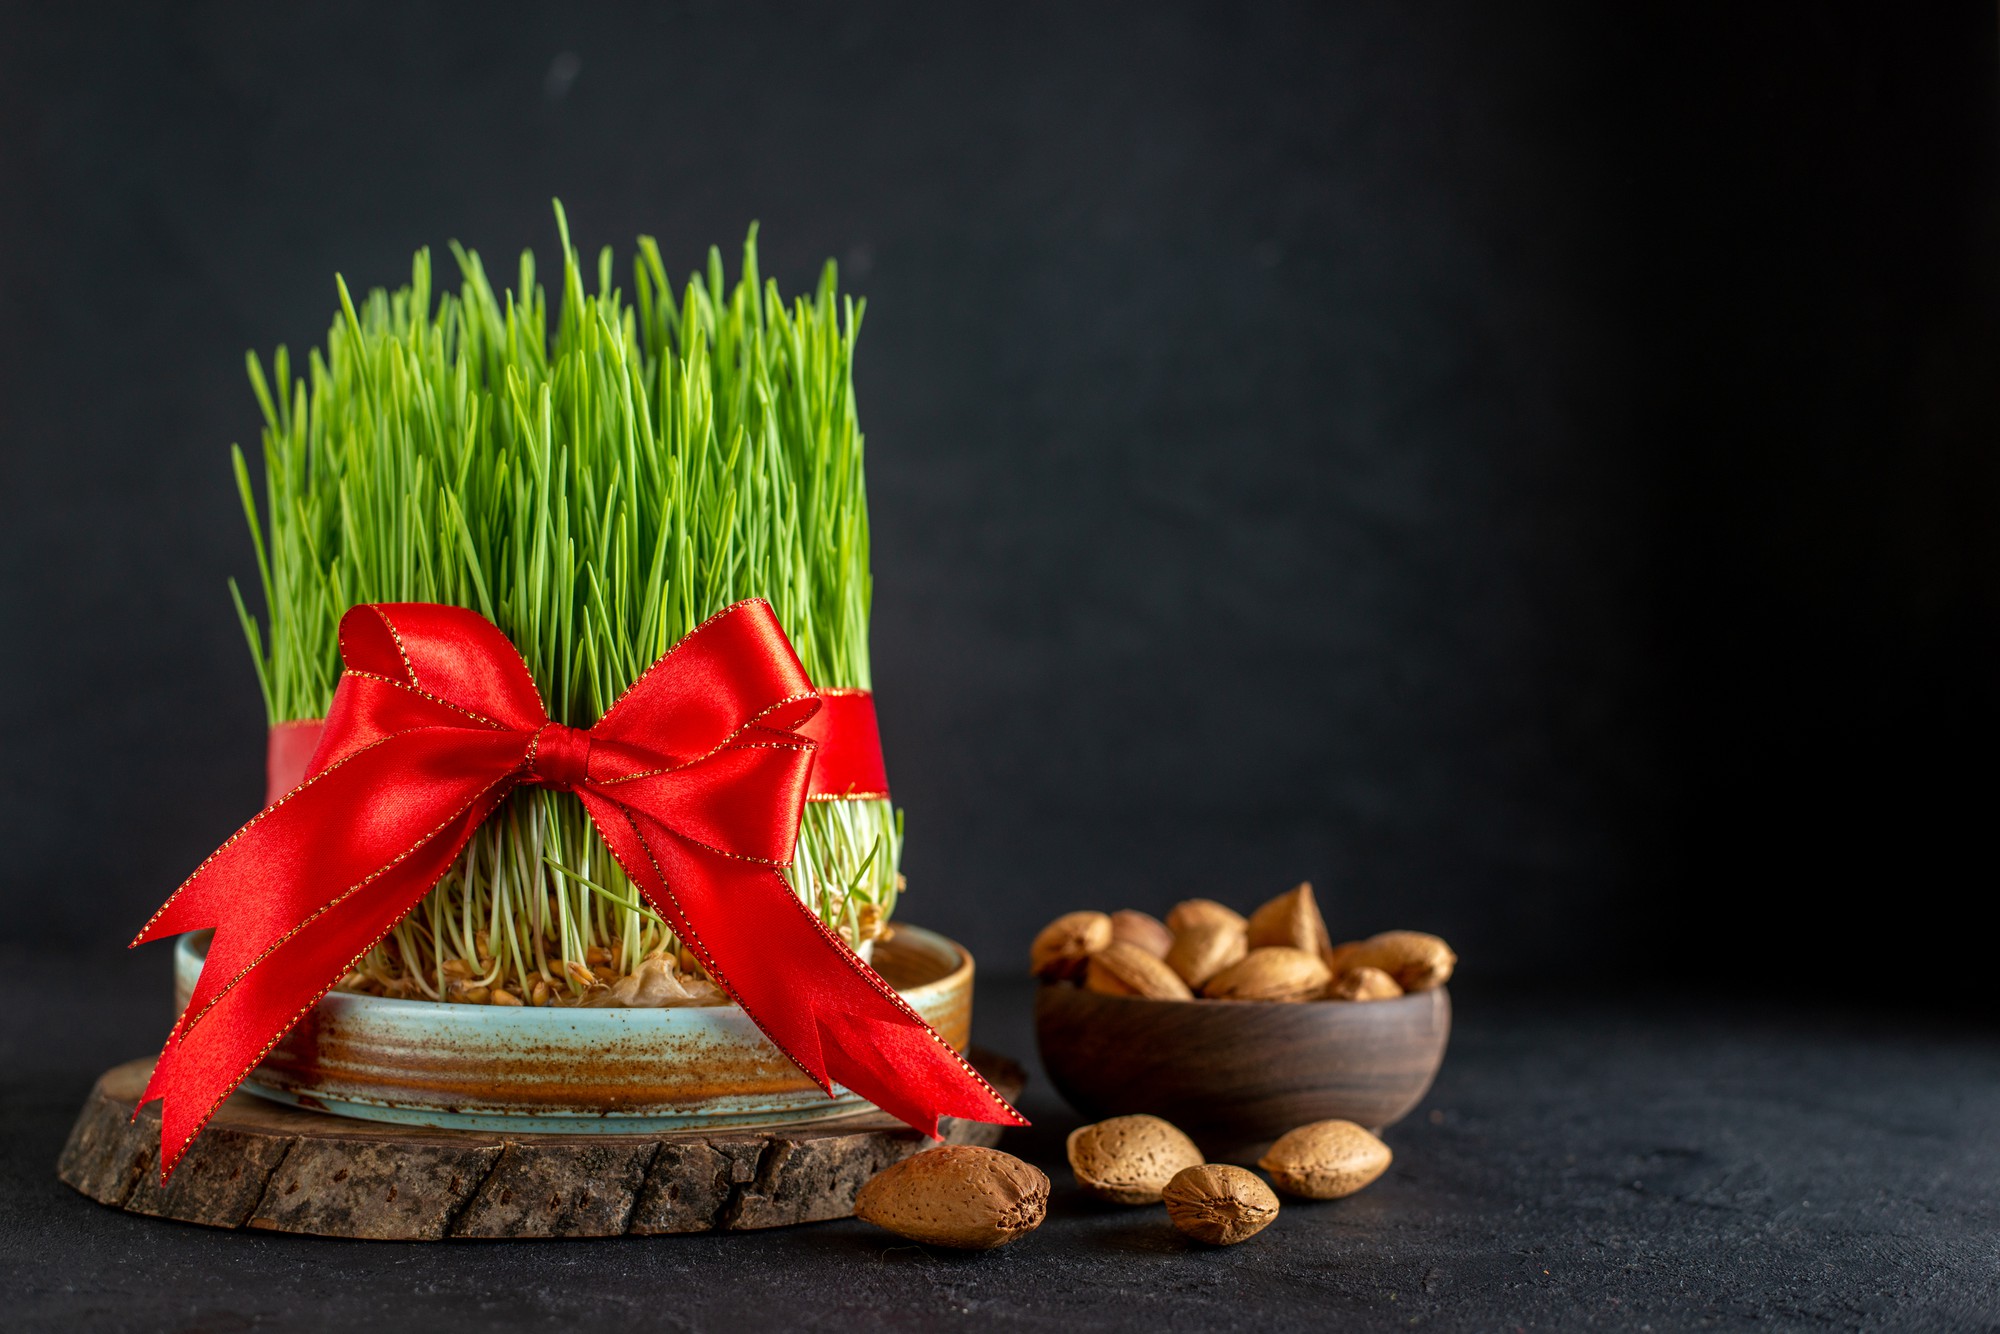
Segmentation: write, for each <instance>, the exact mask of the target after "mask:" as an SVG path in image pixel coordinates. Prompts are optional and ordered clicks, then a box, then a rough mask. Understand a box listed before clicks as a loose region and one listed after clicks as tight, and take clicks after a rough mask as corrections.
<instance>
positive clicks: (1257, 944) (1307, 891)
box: [1249, 882, 1327, 954]
mask: <svg viewBox="0 0 2000 1334" xmlns="http://www.w3.org/2000/svg"><path fill="white" fill-rule="evenodd" d="M1249 929H1250V948H1251V949H1253V950H1254V949H1261V948H1263V947H1264V946H1266V945H1289V946H1291V947H1292V948H1293V949H1295V950H1305V951H1307V952H1308V953H1311V954H1318V953H1319V952H1320V951H1321V950H1324V949H1325V948H1326V947H1327V934H1326V922H1325V920H1324V919H1323V918H1321V916H1320V915H1319V904H1317V903H1315V902H1314V901H1313V887H1312V885H1311V883H1310V882H1306V883H1301V884H1300V885H1299V887H1298V888H1297V889H1294V890H1291V891H1290V892H1288V893H1284V894H1280V895H1278V897H1277V898H1275V899H1272V900H1271V901H1270V902H1269V903H1267V904H1265V905H1264V906H1263V907H1261V908H1259V909H1258V910H1257V911H1256V912H1254V913H1252V914H1250V928H1249Z"/></svg>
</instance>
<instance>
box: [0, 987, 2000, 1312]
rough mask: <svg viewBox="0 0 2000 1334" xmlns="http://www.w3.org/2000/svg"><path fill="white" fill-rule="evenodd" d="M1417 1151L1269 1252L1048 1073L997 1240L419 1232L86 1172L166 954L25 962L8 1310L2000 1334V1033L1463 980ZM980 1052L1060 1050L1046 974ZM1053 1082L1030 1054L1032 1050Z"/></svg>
mask: <svg viewBox="0 0 2000 1334" xmlns="http://www.w3.org/2000/svg"><path fill="white" fill-rule="evenodd" d="M1456 991H1457V993H1458V1002H1459V1003H1458V1010H1459V1018H1458V1030H1457V1032H1456V1033H1455V1035H1454V1041H1453V1047H1452V1051H1451V1054H1450V1055H1449V1057H1448V1058H1447V1060H1446V1063H1445V1069H1444V1074H1443V1076H1442V1077H1441V1078H1440V1079H1439V1081H1438V1084H1437V1087H1436V1088H1435V1089H1434V1090H1433V1091H1432V1094H1431V1096H1430V1098H1429V1099H1428V1100H1427V1101H1426V1102H1425V1104H1424V1106H1423V1107H1422V1108H1421V1109H1419V1111H1418V1112H1417V1113H1416V1114H1415V1115H1413V1116H1412V1117H1411V1118H1410V1119H1409V1120H1408V1121H1406V1122H1404V1123H1403V1124H1401V1125H1399V1126H1396V1127H1395V1128H1394V1129H1392V1130H1391V1131H1390V1132H1389V1134H1388V1139H1389V1143H1390V1144H1391V1146H1392V1147H1393V1148H1394V1149H1395V1152H1396V1162H1395V1165H1394V1166H1393V1167H1392V1168H1391V1169H1390V1171H1389V1173H1388V1174H1387V1176H1385V1177H1384V1178H1383V1179H1382V1180H1381V1181H1380V1182H1378V1183H1377V1184H1376V1185H1375V1186H1373V1187H1372V1188H1370V1189H1369V1190H1367V1191H1365V1192H1363V1193H1362V1194H1360V1195H1358V1196H1356V1197H1354V1198H1353V1199H1350V1200H1346V1201H1342V1202H1338V1203H1332V1204H1323V1205H1304V1204H1287V1205H1286V1207H1285V1211H1284V1213H1283V1214H1282V1215H1281V1216H1280V1217H1279V1219H1278V1221H1277V1222H1276V1223H1275V1224H1274V1225H1273V1226H1272V1227H1271V1228H1270V1229H1268V1230H1267V1231H1266V1232H1264V1233H1263V1234H1262V1235H1260V1236H1258V1237H1256V1238H1254V1239H1253V1240H1252V1241H1250V1242H1249V1243H1247V1244H1245V1245H1242V1246H1238V1247H1235V1248H1232V1249H1229V1250H1225V1251H1210V1250H1204V1249H1198V1248H1195V1247H1193V1246H1191V1245H1189V1244H1187V1243H1184V1242H1183V1241H1182V1240H1181V1239H1180V1238H1179V1237H1178V1236H1177V1235H1176V1234H1175V1233H1174V1232H1173V1231H1172V1230H1171V1229H1170V1228H1169V1227H1168V1226H1167V1223H1166V1220H1165V1217H1164V1214H1163V1213H1162V1212H1161V1211H1160V1210H1157V1209H1153V1210H1125V1209H1116V1208H1112V1207H1109V1206H1099V1205H1096V1204H1093V1203H1091V1202H1089V1201H1087V1200H1085V1199H1083V1198H1082V1197H1080V1196H1079V1194H1078V1193H1077V1192H1076V1191H1075V1189H1074V1188H1072V1187H1071V1186H1070V1185H1069V1184H1068V1173H1067V1171H1066V1170H1065V1169H1064V1168H1063V1166H1062V1141H1063V1136H1064V1135H1065V1134H1066V1133H1067V1132H1068V1130H1069V1129H1070V1127H1071V1126H1072V1125H1074V1124H1075V1118H1074V1117H1073V1116H1071V1115H1070V1114H1069V1113H1068V1112H1067V1111H1066V1109H1065V1108H1063V1107H1062V1105H1061V1104H1060V1103H1059V1102H1058V1101H1056V1100H1055V1098H1054V1096H1053V1094H1052V1093H1051V1092H1050V1090H1049V1089H1048V1087H1047V1086H1046V1084H1045V1083H1037V1084H1035V1085H1033V1086H1031V1088H1030V1090H1029V1093H1028V1095H1027V1098H1026V1100H1025V1102H1026V1106H1025V1110H1026V1111H1027V1112H1028V1113H1029V1115H1030V1116H1032V1117H1034V1118H1035V1119H1036V1125H1035V1127H1034V1128H1033V1129H1032V1130H1028V1131H1022V1132H1018V1133H1016V1134H1014V1135H1012V1136H1010V1137H1009V1139H1008V1141H1007V1147H1009V1148H1011V1149H1012V1150H1013V1151H1014V1152H1017V1153H1019V1154H1021V1155H1023V1156H1024V1157H1027V1158H1029V1159H1031V1160H1033V1161H1034V1162H1036V1163H1038V1164H1040V1165H1041V1166H1042V1167H1043V1168H1044V1169H1046V1170H1047V1171H1048V1172H1049V1173H1050V1175H1051V1177H1052V1178H1053V1179H1054V1180H1055V1181H1056V1191H1055V1196H1054V1199H1053V1201H1052V1204H1051V1210H1050V1218H1049V1221H1048V1223H1047V1224H1046V1225H1045V1226H1044V1227H1043V1228H1042V1229H1041V1231H1039V1232H1038V1233H1036V1234H1035V1235H1033V1236H1031V1237H1029V1238H1027V1239H1026V1240H1024V1241H1021V1242H1019V1243H1017V1244H1016V1245H1014V1246H1011V1247H1009V1248H1007V1249H1005V1250H1003V1251H999V1252H995V1253H992V1254H987V1255H976V1256H967V1255H958V1254H953V1253H950V1252H945V1251H939V1250H933V1249H928V1248H924V1247H918V1246H909V1245H903V1244H899V1243H897V1242H896V1240H895V1239H894V1238H892V1237H889V1236H887V1235H886V1234H884V1233H881V1232H878V1231H875V1230H874V1229H872V1228H868V1227H866V1226H863V1225H861V1224H859V1223H854V1222H841V1223H826V1224H818V1225H814V1226H808V1227H804V1228H795V1229H789V1230H784V1231H778V1232H769V1233H759V1234H743V1235H735V1236H720V1237H715V1236H688V1237H665V1238H657V1239H618V1240H612V1241H602V1242H550V1243H533V1244H510V1243H441V1244H391V1243H371V1242H334V1241H323V1240H315V1239H310V1238H303V1237H289V1236H276V1235H262V1234H254V1233H223V1232H213V1231H208V1230H205V1229H202V1228H197V1227H191V1226H186V1225H181V1224H174V1223H162V1222H157V1221H152V1220H148V1219H143V1218H136V1217H132V1216H129V1215H126V1214H122V1213H118V1212H116V1211H114V1210H110V1209H105V1208H102V1207H100V1206H98V1205H95V1204H92V1203H90V1202H89V1201H88V1200H85V1199H84V1198H82V1197H81V1196H78V1195H76V1194H73V1193H72V1192H70V1191H69V1190H67V1189H66V1188H64V1187H63V1186H61V1185H59V1184H58V1183H57V1181H56V1179H55V1175H54V1170H53V1169H54V1163H55V1158H56V1154H57V1151H58V1150H59V1149H60V1148H61V1145H62V1141H63V1136H64V1134H65V1133H66V1132H67V1131H68V1128H69V1123H70V1119H71V1117H72V1115H73V1114H74V1112H75V1110H76V1107H77V1105H78V1103H79V1102H80V1100H81V1099H82V1098H83V1096H84V1094H85V1092H86V1091H87V1090H88V1089H89V1087H90V1084H91V1081H92V1080H93V1079H94V1078H95V1076H96V1075H97V1073H98V1072H99V1071H100V1070H101V1069H103V1068H104V1067H105V1066H107V1065H110V1064H112V1063H113V1062H114V1061H117V1060H120V1059H123V1058H126V1057H129V1056H132V1055H136V1054H142V1053H144V1052H145V1051H146V1050H147V1048H148V1045H149V1044H150V1043H153V1042H156V1041H157V1040H158V1038H159V1037H160V1036H161V1033H162V1030H163V1029H164V1026H165V1022H166V1011H165V1001H164V997H165V994H166V977H165V964H164V956H163V955H161V956H160V957H156V958H147V957H145V956H143V955H141V956H135V957H131V958H114V957H110V956H106V957H103V958H92V959H84V960H49V959H28V958H23V957H19V956H10V957H0V1016H4V1018H0V1295H4V1302H5V1304H4V1308H0V1326H4V1327H5V1328H7V1329H10V1330H12V1329H18V1330H64V1331H68V1330H95V1329H115V1330H126V1329H129V1330H185V1331H218V1332H219V1331H231V1330H251V1329H301V1328H304V1329H320V1328H323V1329H340V1330H349V1331H367V1330H388V1329H411V1330H423V1331H426V1332H427V1334H448V1332H449V1331H457V1330H467V1331H475V1330H476V1331H505V1330H514V1329H541V1328H556V1327H563V1328H568V1329H579V1330H593V1329H606V1330H639V1329H668V1330H681V1329H685V1330H722V1329H733V1328H749V1329H759V1328H781V1327H783V1328H793V1329H807V1330H815V1329H837V1328H849V1327H853V1328H881V1329H891V1330H896V1329H939V1328H946V1329H949V1328H966V1329H1002V1330H1006V1329H1023V1330H1027V1329H1034V1330H1040V1329H1048V1330H1060V1331H1064V1332H1065V1334H1070V1332H1073V1331H1086V1330H1112V1329H1134V1330H1144V1331H1149V1334H1157V1332H1159V1331H1169V1330H1206V1329H1225V1328H1241V1329H1244V1330H1250V1331H1256V1334H1264V1332H1265V1331H1270V1330H1287V1329H1326V1328H1336V1327H1337V1328H1382V1329H1388V1328H1410V1327H1416V1328H1432V1329H1477V1330H1488V1329H1493V1330H1500V1329H1579V1328H1606V1329H1647V1328H1652V1329H1656V1330H1662V1331H1664V1330H1678V1329H1688V1328H1695V1327H1704V1326H1716V1327H1725V1328H1727V1327H1747V1326H1753V1325H1754V1326H1757V1327H1760V1328H1770V1327H1775V1328H1781V1329H1791V1328H1822V1327H1832V1328H1888V1329H1925V1328H1939V1329H1991V1328H1995V1327H2000V1207H1997V1206H1996V1193H2000V1032H1997V1031H1996V1029H1995V1027H1994V1026H1993V1025H1991V1024H1990V1023H1989V1024H1987V1025H1984V1026H1966V1025H1958V1026H1951V1025H1946V1024H1943V1023H1941V1022H1940V1021H1938V1020H1937V1019H1935V1018H1932V1017H1926V1016H1924V1015H1922V1014H1917V1013H1911V1014H1902V1015H1888V1016H1884V1015H1879V1014H1876V1015H1870V1014H1867V1013H1865V1012H1863V1011H1860V1010H1855V1011H1851V1012H1842V1013H1832V1012H1814V1011H1810V1010H1805V1009H1796V1008H1785V1007H1780V1006H1774V1005H1772V1004H1770V1003H1758V1004H1747V1003H1746V1004H1744V1005H1740V1006H1738V1005H1731V1004H1728V1003H1725V1002H1724V1001H1721V1000H1718V999H1713V998H1702V999H1694V998H1689V997H1676V998H1664V997H1648V998H1639V999H1629V998H1628V999H1622V1000H1619V1001H1615V1002H1614V1001H1602V1000H1593V999H1592V998H1589V997H1550V998H1541V999H1530V998H1523V997H1518V996H1516V997H1509V996H1502V995H1482V994H1481V992H1480V989H1479V987H1478V986H1477V984H1476V983H1466V984H1461V985H1460V986H1458V987H1457V988H1456ZM981 1005H982V1007H983V1008H982V1009H981V1011H980V1017H979V1021H978V1028H979V1035H980V1039H981V1040H982V1041H984V1042H986V1043H988V1044H991V1045H994V1046H997V1047H1000V1048H1002V1049H1003V1050H1008V1051H1011V1052H1013V1053H1015V1054H1017V1055H1019V1056H1021V1057H1023V1058H1031V1057H1032V1054H1033V1039H1032V1033H1031V1031H1030V1027H1029V1020H1028V993H1027V987H1026V984H1025V983H1022V982H1016V981H1012V980H1009V979H989V980H988V981H986V982H985V983H984V984H983V986H982V991H981ZM1030 1064H1031V1069H1032V1068H1033V1067H1032V1062H1031V1063H1030Z"/></svg>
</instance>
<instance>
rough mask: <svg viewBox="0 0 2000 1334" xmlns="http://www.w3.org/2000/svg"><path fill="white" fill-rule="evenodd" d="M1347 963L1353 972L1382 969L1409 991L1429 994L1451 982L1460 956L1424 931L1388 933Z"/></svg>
mask: <svg viewBox="0 0 2000 1334" xmlns="http://www.w3.org/2000/svg"><path fill="white" fill-rule="evenodd" d="M1346 963H1347V967H1349V968H1361V967H1367V968H1380V969H1381V970H1382V971H1383V972H1385V973H1387V974H1388V975H1389V976H1391V977H1393V978H1395V979H1396V985H1397V986H1399V987H1401V988H1402V989H1403V990H1405V991H1429V990H1430V989H1431V988H1432V987H1441V986H1443V985H1444V984H1445V983H1446V982H1447V981H1448V980H1450V978H1451V970H1452V969H1453V968H1454V967H1455V966H1457V964H1458V956H1457V955H1456V954H1453V953H1452V952H1451V946H1449V945H1447V944H1445V943H1444V942H1443V941H1442V940H1440V939H1438V938H1437V937H1436V936H1433V935H1427V934H1425V933H1424V932H1422V931H1384V932H1383V933H1382V934H1381V935H1379V936H1370V937H1369V938H1368V939H1366V940H1364V941H1362V942H1361V948H1360V949H1358V950H1356V951H1355V952H1354V953H1353V954H1352V955H1350V956H1348V958H1347V960H1346Z"/></svg>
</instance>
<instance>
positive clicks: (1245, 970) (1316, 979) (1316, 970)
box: [1201, 945, 1332, 1001]
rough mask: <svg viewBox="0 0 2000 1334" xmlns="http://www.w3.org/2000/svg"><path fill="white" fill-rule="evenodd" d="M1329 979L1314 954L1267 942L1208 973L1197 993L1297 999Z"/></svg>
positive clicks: (1313, 992)
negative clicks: (1262, 946)
mask: <svg viewBox="0 0 2000 1334" xmlns="http://www.w3.org/2000/svg"><path fill="white" fill-rule="evenodd" d="M1330 980H1332V975H1331V974H1329V973H1328V972H1327V971H1326V965H1325V964H1323V963H1321V962H1320V961H1319V956H1318V955H1316V954H1308V953H1306V952H1305V951H1304V950H1295V949H1291V948H1289V947H1287V946H1284V945H1268V946H1266V947H1265V948H1263V949H1261V950H1251V951H1250V952H1249V953H1248V954H1246V955H1244V956H1243V957H1242V958H1241V959H1240V960H1238V961H1237V962H1235V963H1233V964H1231V965H1230V966H1229V967H1227V968H1225V969H1223V970H1222V971H1221V972H1219V973H1217V974H1216V975H1215V976H1214V977H1211V978H1210V979H1209V980H1208V983H1207V985H1205V986H1203V987H1202V989H1201V994H1202V995H1204V996H1208V997H1211V998H1213V999H1215V1000H1241V1001H1299V1000H1305V999H1306V998H1307V997H1309V996H1316V995H1318V994H1319V992H1320V990H1321V989H1322V988H1324V987H1325V986H1326V984H1327V983H1328V982H1329V981H1330Z"/></svg>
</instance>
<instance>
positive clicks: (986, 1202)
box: [854, 1144, 1049, 1251]
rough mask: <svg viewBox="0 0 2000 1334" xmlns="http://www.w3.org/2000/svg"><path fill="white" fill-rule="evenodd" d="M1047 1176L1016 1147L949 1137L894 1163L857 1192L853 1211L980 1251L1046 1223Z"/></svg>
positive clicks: (902, 1233)
mask: <svg viewBox="0 0 2000 1334" xmlns="http://www.w3.org/2000/svg"><path fill="white" fill-rule="evenodd" d="M1048 1206H1049V1179H1048V1178H1047V1177H1045V1176H1043V1175H1042V1174H1041V1172H1040V1171H1038V1170H1037V1169H1035V1168H1033V1167H1030V1166H1029V1165H1028V1164H1026V1163H1024V1162H1022V1161H1021V1160H1020V1159H1019V1158H1016V1157H1014V1156H1013V1155H1012V1154H1007V1153H1002V1152H1000V1151H999V1150H998V1149H982V1148H978V1147H976V1146H974V1145H970V1144H946V1145H943V1146H941V1147H939V1148H935V1149H927V1150H925V1151H924V1152H922V1153H919V1154H916V1155H915V1156H913V1157H909V1158H905V1159H904V1160H903V1161H902V1162H900V1163H893V1164H891V1165H890V1166H888V1167H885V1168H883V1169H882V1170H881V1171H880V1172H877V1173H876V1174H875V1175H874V1176H873V1177H871V1178H869V1180H868V1182H867V1184H866V1185H864V1186H862V1187H861V1192H860V1194H858V1195H856V1196H855V1197H854V1216H855V1217H856V1218H859V1219H861V1220H862V1221H863V1222H867V1223H873V1224H874V1225H875V1226H876V1227H879V1228H884V1229H886V1230H888V1231H890V1232H893V1233H895V1234H896V1235H897V1236H899V1237H907V1238H909V1239H910V1240H911V1241H921V1242H928V1243H930V1244H932V1245H935V1246H955V1247H957V1248H959V1249H960V1250H968V1251H983V1250H990V1249H992V1248H993V1247H995V1246H1005V1245H1006V1244H1007V1243H1008V1242H1010V1241H1012V1240H1014V1239H1015V1238H1016V1237H1021V1236H1025V1235H1026V1234H1028V1233H1030V1232H1033V1231H1034V1230H1035V1229H1036V1228H1038V1227H1040V1226H1041V1225H1042V1217H1043V1215H1044V1214H1046V1213H1047V1212H1048Z"/></svg>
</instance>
